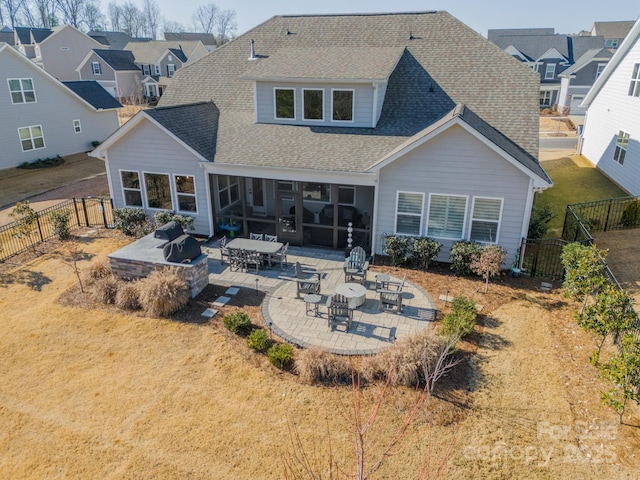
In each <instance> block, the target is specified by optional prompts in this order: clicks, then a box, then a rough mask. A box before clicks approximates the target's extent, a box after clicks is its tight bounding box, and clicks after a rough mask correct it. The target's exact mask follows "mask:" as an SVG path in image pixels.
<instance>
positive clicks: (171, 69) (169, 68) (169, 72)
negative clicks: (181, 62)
mask: <svg viewBox="0 0 640 480" xmlns="http://www.w3.org/2000/svg"><path fill="white" fill-rule="evenodd" d="M175 73H176V66H175V65H174V64H173V63H168V64H167V77H169V78H171V77H173V75H174V74H175Z"/></svg>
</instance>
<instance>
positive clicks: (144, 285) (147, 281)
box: [137, 268, 190, 317]
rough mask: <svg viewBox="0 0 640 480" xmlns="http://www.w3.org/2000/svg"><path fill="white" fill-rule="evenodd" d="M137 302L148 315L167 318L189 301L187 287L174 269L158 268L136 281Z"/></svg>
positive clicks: (185, 282)
mask: <svg viewBox="0 0 640 480" xmlns="http://www.w3.org/2000/svg"><path fill="white" fill-rule="evenodd" d="M137 289H138V300H139V302H140V306H141V307H142V308H143V309H144V310H145V312H147V313H148V314H149V315H153V316H160V317H168V316H169V315H171V314H172V313H174V312H175V311H176V310H179V309H180V308H182V307H184V306H185V305H186V304H187V302H188V301H189V299H190V294H189V285H188V284H187V281H186V280H184V279H183V278H181V277H180V275H179V274H178V272H177V270H176V269H175V268H159V269H157V270H154V271H153V272H152V273H151V274H150V275H149V276H148V277H146V278H143V279H142V280H140V281H138V288H137Z"/></svg>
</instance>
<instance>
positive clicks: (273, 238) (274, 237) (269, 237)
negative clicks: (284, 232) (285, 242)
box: [264, 233, 278, 242]
mask: <svg viewBox="0 0 640 480" xmlns="http://www.w3.org/2000/svg"><path fill="white" fill-rule="evenodd" d="M264 241H265V242H277V241H278V236H277V235H269V234H268V233H265V234H264Z"/></svg>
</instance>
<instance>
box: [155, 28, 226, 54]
mask: <svg viewBox="0 0 640 480" xmlns="http://www.w3.org/2000/svg"><path fill="white" fill-rule="evenodd" d="M164 39H165V40H167V41H169V42H202V44H203V45H204V48H206V49H207V51H208V52H213V51H214V50H215V49H216V47H217V46H218V42H216V37H214V36H213V33H194V32H164Z"/></svg>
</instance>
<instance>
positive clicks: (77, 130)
mask: <svg viewBox="0 0 640 480" xmlns="http://www.w3.org/2000/svg"><path fill="white" fill-rule="evenodd" d="M73 131H74V132H75V133H82V123H81V122H80V120H78V119H76V120H74V121H73Z"/></svg>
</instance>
